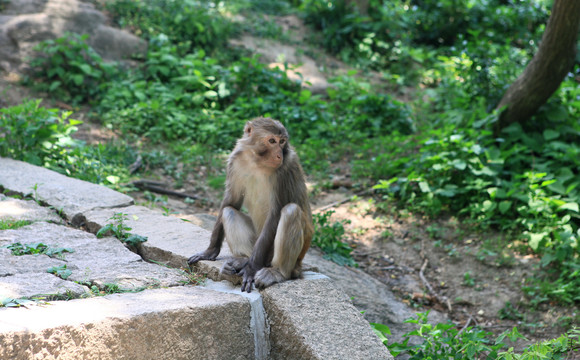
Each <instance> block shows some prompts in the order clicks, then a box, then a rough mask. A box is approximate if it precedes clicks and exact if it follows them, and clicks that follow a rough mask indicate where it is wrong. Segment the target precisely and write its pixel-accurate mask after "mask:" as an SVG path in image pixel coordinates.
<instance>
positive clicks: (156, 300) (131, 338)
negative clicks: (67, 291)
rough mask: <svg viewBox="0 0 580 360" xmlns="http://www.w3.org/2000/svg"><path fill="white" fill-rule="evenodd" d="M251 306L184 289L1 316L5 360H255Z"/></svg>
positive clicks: (59, 304) (53, 304)
mask: <svg viewBox="0 0 580 360" xmlns="http://www.w3.org/2000/svg"><path fill="white" fill-rule="evenodd" d="M249 324H250V302H249V300H248V299H246V298H244V297H243V296H240V295H235V294H227V293H222V292H217V291H212V290H208V289H204V288H202V287H193V286H182V287H179V288H171V289H155V290H148V291H144V292H140V293H128V294H114V295H108V296H104V297H96V298H90V299H79V300H71V301H56V302H51V303H50V304H49V305H45V306H32V307H29V308H28V309H22V308H19V309H16V308H4V309H0V359H11V360H29V359H43V360H51V359H59V360H67V359H71V360H73V359H74V360H78V359H86V360H89V359H95V360H108V359H110V360H118V359H135V360H138V359H143V360H145V359H167V360H176V359H216V360H223V359H253V358H254V334H253V333H252V331H251V329H250V326H249Z"/></svg>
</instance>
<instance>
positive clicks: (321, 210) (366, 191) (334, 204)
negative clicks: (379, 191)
mask: <svg viewBox="0 0 580 360" xmlns="http://www.w3.org/2000/svg"><path fill="white" fill-rule="evenodd" d="M372 190H373V189H366V190H363V191H360V192H358V193H356V194H354V195H353V196H351V197H348V198H346V199H342V200H340V201H335V202H333V203H331V204H328V205H325V206H323V207H321V208H318V209H315V210H314V211H313V212H314V213H319V212H323V211H325V210H328V209H330V208H332V207H336V206H339V205H342V204H344V203H347V202H349V201H352V199H353V198H354V197H355V196H363V195H366V194H368V193H370V192H372Z"/></svg>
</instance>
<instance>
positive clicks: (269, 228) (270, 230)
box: [240, 209, 280, 292]
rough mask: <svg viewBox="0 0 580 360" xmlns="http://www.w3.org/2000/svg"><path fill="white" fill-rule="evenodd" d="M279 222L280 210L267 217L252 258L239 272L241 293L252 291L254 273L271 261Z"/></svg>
mask: <svg viewBox="0 0 580 360" xmlns="http://www.w3.org/2000/svg"><path fill="white" fill-rule="evenodd" d="M279 222H280V210H278V209H276V210H274V211H272V212H271V213H270V214H269V215H268V217H267V219H266V223H265V224H264V228H263V229H262V232H261V233H260V236H258V240H257V241H256V244H255V245H254V251H253V252H252V256H251V257H250V260H249V261H248V263H247V264H246V266H245V267H244V268H243V269H242V270H241V271H240V275H242V292H243V291H247V292H251V291H252V284H253V283H254V277H255V275H256V272H258V270H260V269H261V268H263V267H265V266H266V263H267V262H268V261H270V260H271V259H272V254H273V250H274V238H275V237H276V229H277V228H278V223H279Z"/></svg>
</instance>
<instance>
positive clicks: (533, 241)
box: [528, 233, 546, 251]
mask: <svg viewBox="0 0 580 360" xmlns="http://www.w3.org/2000/svg"><path fill="white" fill-rule="evenodd" d="M545 237H546V233H539V234H530V240H529V241H528V245H530V247H531V248H532V249H533V250H534V251H537V250H538V247H539V246H540V242H541V241H542V240H543V239H544V238H545Z"/></svg>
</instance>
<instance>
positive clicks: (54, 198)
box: [0, 158, 133, 219]
mask: <svg viewBox="0 0 580 360" xmlns="http://www.w3.org/2000/svg"><path fill="white" fill-rule="evenodd" d="M0 186H1V187H3V188H5V189H9V190H10V191H11V192H16V193H18V194H20V195H24V196H28V195H31V196H32V197H33V198H38V200H39V201H42V202H44V203H46V204H48V205H50V206H52V207H53V208H54V209H56V210H57V211H59V212H61V214H62V215H63V216H64V217H65V218H66V219H72V218H73V217H74V216H75V215H77V214H78V213H80V212H83V211H87V210H91V209H95V208H116V207H122V206H129V205H132V204H133V199H132V198H131V197H129V196H127V195H123V194H121V193H118V192H116V191H114V190H111V189H108V188H106V187H103V186H99V185H95V184H91V183H89V182H86V181H82V180H77V179H73V178H69V177H67V176H64V175H61V174H59V173H56V172H54V171H50V170H48V169H45V168H42V167H39V166H35V165H31V164H28V163H25V162H22V161H17V160H13V159H9V158H0Z"/></svg>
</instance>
